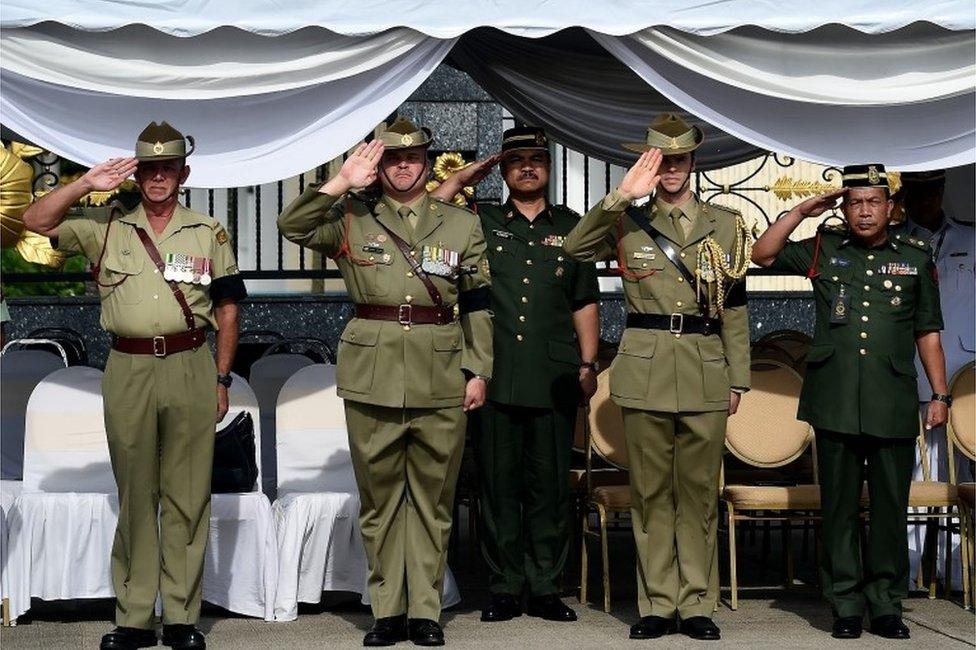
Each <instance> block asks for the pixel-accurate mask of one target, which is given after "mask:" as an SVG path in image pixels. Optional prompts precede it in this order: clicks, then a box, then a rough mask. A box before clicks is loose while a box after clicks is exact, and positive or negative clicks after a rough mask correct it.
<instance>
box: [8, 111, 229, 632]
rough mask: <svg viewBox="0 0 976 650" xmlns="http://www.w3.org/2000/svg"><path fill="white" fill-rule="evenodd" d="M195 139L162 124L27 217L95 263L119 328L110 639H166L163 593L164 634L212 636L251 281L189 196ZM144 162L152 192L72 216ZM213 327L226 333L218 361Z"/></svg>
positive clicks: (110, 388) (112, 363) (108, 419)
mask: <svg viewBox="0 0 976 650" xmlns="http://www.w3.org/2000/svg"><path fill="white" fill-rule="evenodd" d="M187 141H189V142H190V146H191V149H190V151H187V149H186V142H187ZM192 147H193V138H192V137H190V136H187V137H186V138H184V137H183V135H182V134H181V133H180V132H179V131H177V130H176V129H174V128H173V127H171V126H170V125H169V124H167V123H166V122H163V123H162V124H156V123H155V122H153V123H151V124H150V125H149V126H147V127H146V128H145V130H143V132H142V133H140V134H139V138H138V140H137V142H136V151H135V154H136V155H135V157H134V158H114V159H112V160H109V161H107V162H104V163H102V164H100V165H96V166H95V167H93V168H91V169H90V170H89V171H88V172H87V173H86V174H85V175H84V176H82V177H81V178H80V179H78V180H77V181H75V182H73V183H70V184H68V185H65V186H63V187H60V188H58V189H56V190H54V191H53V192H51V193H50V194H47V195H45V196H44V197H42V198H41V199H39V200H38V201H37V202H36V203H34V204H33V205H32V206H31V207H30V209H28V211H27V212H26V213H25V214H24V223H25V224H26V225H27V227H28V228H30V229H31V230H33V231H35V232H38V233H41V234H43V235H46V236H47V237H50V238H51V241H52V244H53V245H54V247H55V248H56V249H58V250H61V251H66V252H70V253H80V254H82V255H84V256H85V257H87V258H88V259H89V261H91V262H92V263H93V264H94V271H93V272H94V276H95V281H96V282H97V284H98V287H99V294H100V297H101V302H102V316H101V323H102V327H103V328H105V329H106V330H107V331H108V332H110V333H111V334H112V352H111V354H110V355H109V358H108V363H107V365H106V366H105V377H104V379H103V381H102V395H103V397H104V403H105V430H106V433H107V435H108V446H109V452H110V454H111V459H112V470H113V472H114V473H115V480H116V483H117V485H118V491H119V522H118V528H117V529H116V533H115V543H114V545H113V547H112V584H113V587H114V588H115V596H116V610H115V621H116V623H117V625H118V627H117V628H116V629H115V630H114V631H113V632H111V633H109V634H106V635H105V636H104V637H103V638H102V643H101V648H102V649H103V650H127V649H129V648H143V647H150V646H155V645H156V644H157V642H158V640H157V637H156V631H155V629H154V620H153V619H154V613H155V612H154V607H155V603H156V596H157V593H158V594H159V596H160V597H161V599H162V604H163V643H164V644H165V645H169V646H172V647H173V648H204V647H206V642H205V640H204V637H203V635H202V634H201V633H200V632H199V631H198V630H197V629H196V628H195V625H196V622H197V620H198V619H199V617H200V599H201V595H202V581H203V561H204V551H205V549H206V546H207V538H208V534H209V529H210V475H211V471H212V464H213V449H214V430H215V428H216V423H217V421H218V420H220V419H221V418H223V416H224V415H225V414H226V412H227V388H228V387H229V386H230V383H231V376H230V369H231V365H232V364H233V361H234V353H235V352H236V349H237V334H238V308H237V302H238V301H239V300H241V299H242V298H244V297H245V296H246V291H245V289H244V282H243V281H242V280H241V276H240V274H239V272H238V269H237V263H236V262H235V260H234V254H233V251H232V250H231V245H230V241H229V239H228V236H227V232H226V231H225V230H224V228H223V226H221V225H220V224H219V223H218V222H217V221H216V220H215V219H214V218H212V217H208V216H205V215H202V214H197V213H195V212H191V211H190V210H188V209H186V208H184V207H183V206H182V205H180V204H179V202H178V201H177V197H178V191H179V188H180V185H181V184H183V183H184V182H185V181H186V179H187V177H188V176H189V174H190V168H189V166H187V164H186V157H187V156H188V155H190V154H191V153H192V152H193V149H192ZM132 173H135V179H136V182H137V184H138V186H139V190H140V192H141V193H142V200H141V203H140V204H139V206H138V207H137V208H135V210H133V211H131V212H128V213H125V212H124V211H122V210H121V209H120V208H118V207H115V206H113V207H108V208H93V209H86V210H84V211H83V213H82V214H81V215H78V216H74V215H72V216H68V217H67V218H65V215H66V213H67V212H68V209H69V208H70V207H71V206H72V205H74V204H75V203H76V202H77V201H78V200H79V199H81V198H82V197H83V196H85V195H86V194H88V193H89V192H92V191H107V190H113V189H115V188H116V187H118V186H119V185H120V184H121V183H122V182H123V181H124V180H125V179H126V178H127V177H128V176H129V175H131V174H132ZM209 329H216V330H217V362H216V366H215V365H214V358H213V356H212V354H211V352H210V347H209V346H208V345H206V342H207V335H206V333H207V330H209ZM157 516H158V519H157Z"/></svg>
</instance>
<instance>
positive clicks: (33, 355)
mask: <svg viewBox="0 0 976 650" xmlns="http://www.w3.org/2000/svg"><path fill="white" fill-rule="evenodd" d="M64 367H65V364H64V361H62V360H61V359H59V358H58V357H57V356H56V355H54V354H51V353H50V352H46V351H43V350H9V351H7V352H5V353H4V354H3V356H0V386H3V390H2V391H0V479H2V480H5V481H19V480H21V479H23V478H24V418H25V415H26V413H27V400H28V399H29V398H30V395H31V393H32V392H33V391H34V389H35V388H36V387H37V384H39V383H40V382H41V380H42V379H44V378H45V377H47V376H48V375H49V374H51V373H52V372H54V371H55V370H58V369H60V368H64Z"/></svg>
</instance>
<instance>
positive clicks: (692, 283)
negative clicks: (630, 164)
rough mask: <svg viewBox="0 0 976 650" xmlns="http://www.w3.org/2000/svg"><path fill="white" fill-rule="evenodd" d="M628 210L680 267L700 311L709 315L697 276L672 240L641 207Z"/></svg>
mask: <svg viewBox="0 0 976 650" xmlns="http://www.w3.org/2000/svg"><path fill="white" fill-rule="evenodd" d="M626 212H627V216H629V217H630V218H631V219H632V220H633V222H634V223H636V224H637V225H638V227H640V229H641V230H643V231H644V232H646V233H647V235H648V236H649V237H650V238H651V239H652V240H654V243H655V244H657V246H658V248H660V249H661V252H662V253H664V256H665V257H667V258H668V261H670V262H671V264H673V265H674V267H675V268H676V269H678V273H680V274H681V277H683V278H684V279H685V282H687V283H688V286H689V287H690V288H691V290H692V291H695V302H696V303H697V304H698V311H699V312H701V313H702V314H703V315H705V316H706V317H707V316H708V308H707V307H706V306H705V305H703V304H702V296H700V295H698V292H697V291H696V290H695V287H696V286H698V282H697V280H696V279H695V276H694V275H692V273H691V271H689V270H688V267H687V266H685V265H684V264H683V263H682V262H681V259H680V258H679V257H678V251H676V250H675V249H674V246H672V245H671V242H670V241H668V239H667V238H666V237H665V236H664V235H662V234H661V232H660V231H659V230H658V229H657V228H655V227H654V226H652V225H651V222H650V221H648V219H647V217H645V216H644V214H643V213H642V212H641V211H640V210H639V209H637V208H636V207H635V206H629V207H628V208H627V209H626Z"/></svg>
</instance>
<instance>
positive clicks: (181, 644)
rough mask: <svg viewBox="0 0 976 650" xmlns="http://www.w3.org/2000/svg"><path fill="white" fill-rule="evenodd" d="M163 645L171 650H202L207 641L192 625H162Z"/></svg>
mask: <svg viewBox="0 0 976 650" xmlns="http://www.w3.org/2000/svg"><path fill="white" fill-rule="evenodd" d="M163 645H168V646H169V647H171V648H173V650H204V649H205V648H206V647H207V641H206V639H204V638H203V634H202V633H201V632H200V630H198V629H197V628H196V627H194V626H193V625H164V626H163Z"/></svg>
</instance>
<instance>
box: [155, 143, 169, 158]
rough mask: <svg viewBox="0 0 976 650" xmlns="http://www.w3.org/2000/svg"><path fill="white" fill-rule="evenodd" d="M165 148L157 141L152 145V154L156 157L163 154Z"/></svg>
mask: <svg viewBox="0 0 976 650" xmlns="http://www.w3.org/2000/svg"><path fill="white" fill-rule="evenodd" d="M165 148H166V147H164V146H163V143H162V142H160V141H159V140H157V141H156V144H154V145H153V153H154V154H156V155H157V156H158V155H159V154H161V153H163V150H164V149H165Z"/></svg>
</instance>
